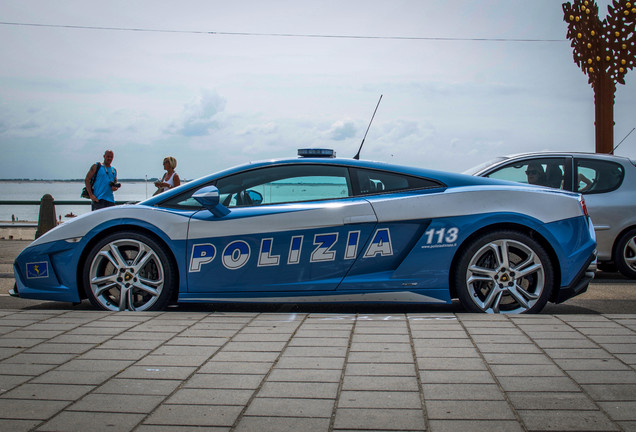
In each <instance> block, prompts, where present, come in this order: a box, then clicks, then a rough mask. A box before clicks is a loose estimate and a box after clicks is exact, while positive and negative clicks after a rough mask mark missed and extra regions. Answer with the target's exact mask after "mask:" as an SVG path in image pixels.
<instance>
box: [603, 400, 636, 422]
mask: <svg viewBox="0 0 636 432" xmlns="http://www.w3.org/2000/svg"><path fill="white" fill-rule="evenodd" d="M634 399H636V397H635V398H634ZM599 405H600V407H601V408H603V409H604V410H605V412H606V413H607V414H608V415H609V416H610V418H612V419H614V420H617V421H625V420H630V421H636V400H635V401H631V402H617V401H614V402H599Z"/></svg>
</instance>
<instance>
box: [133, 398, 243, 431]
mask: <svg viewBox="0 0 636 432" xmlns="http://www.w3.org/2000/svg"><path fill="white" fill-rule="evenodd" d="M242 409H243V407H242V406H236V405H231V406H230V405H170V404H164V405H161V406H159V408H157V409H156V410H155V411H154V412H153V413H152V414H151V415H150V416H149V417H148V418H147V419H146V420H144V424H158V425H161V424H164V425H175V426H179V425H185V426H200V427H207V426H232V425H233V424H234V422H235V421H236V419H237V418H238V416H239V414H240V413H241V411H242Z"/></svg>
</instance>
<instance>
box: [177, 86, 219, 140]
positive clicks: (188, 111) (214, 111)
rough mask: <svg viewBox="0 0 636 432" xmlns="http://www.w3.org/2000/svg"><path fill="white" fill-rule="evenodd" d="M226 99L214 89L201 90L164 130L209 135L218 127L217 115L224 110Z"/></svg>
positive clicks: (192, 135) (188, 135)
mask: <svg viewBox="0 0 636 432" xmlns="http://www.w3.org/2000/svg"><path fill="white" fill-rule="evenodd" d="M226 103H227V101H226V99H225V98H223V97H221V96H220V95H219V94H218V93H216V92H215V91H210V90H202V91H201V94H200V95H199V96H198V97H197V98H196V99H195V100H193V101H192V102H190V103H188V104H186V105H185V106H184V108H183V112H182V115H181V119H180V120H177V121H175V122H173V123H172V124H171V125H170V126H169V127H168V129H167V130H166V132H167V133H168V134H172V135H181V136H185V137H201V136H207V135H210V133H211V131H212V130H216V129H219V128H220V127H221V123H220V122H219V121H218V120H217V118H218V115H219V114H220V113H222V112H223V111H225V106H226Z"/></svg>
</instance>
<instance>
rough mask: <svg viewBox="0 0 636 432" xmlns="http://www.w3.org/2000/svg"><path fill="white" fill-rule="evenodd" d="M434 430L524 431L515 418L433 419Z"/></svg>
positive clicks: (445, 431)
mask: <svg viewBox="0 0 636 432" xmlns="http://www.w3.org/2000/svg"><path fill="white" fill-rule="evenodd" d="M430 425H431V431H434V432H457V431H462V432H484V431H488V432H523V431H524V429H523V427H522V426H521V425H520V424H519V423H517V422H516V421H514V420H431V421H430Z"/></svg>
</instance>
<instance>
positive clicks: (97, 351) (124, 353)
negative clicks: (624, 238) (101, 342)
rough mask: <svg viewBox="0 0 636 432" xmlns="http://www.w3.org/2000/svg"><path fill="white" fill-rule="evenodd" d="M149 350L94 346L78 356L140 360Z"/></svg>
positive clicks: (79, 358)
mask: <svg viewBox="0 0 636 432" xmlns="http://www.w3.org/2000/svg"><path fill="white" fill-rule="evenodd" d="M149 352H150V351H149V350H133V349H129V350H121V349H101V348H93V349H91V350H89V351H86V352H85V353H83V354H81V355H80V356H78V357H77V360H140V359H141V358H143V357H144V356H145V355H147V354H148V353H149Z"/></svg>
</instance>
